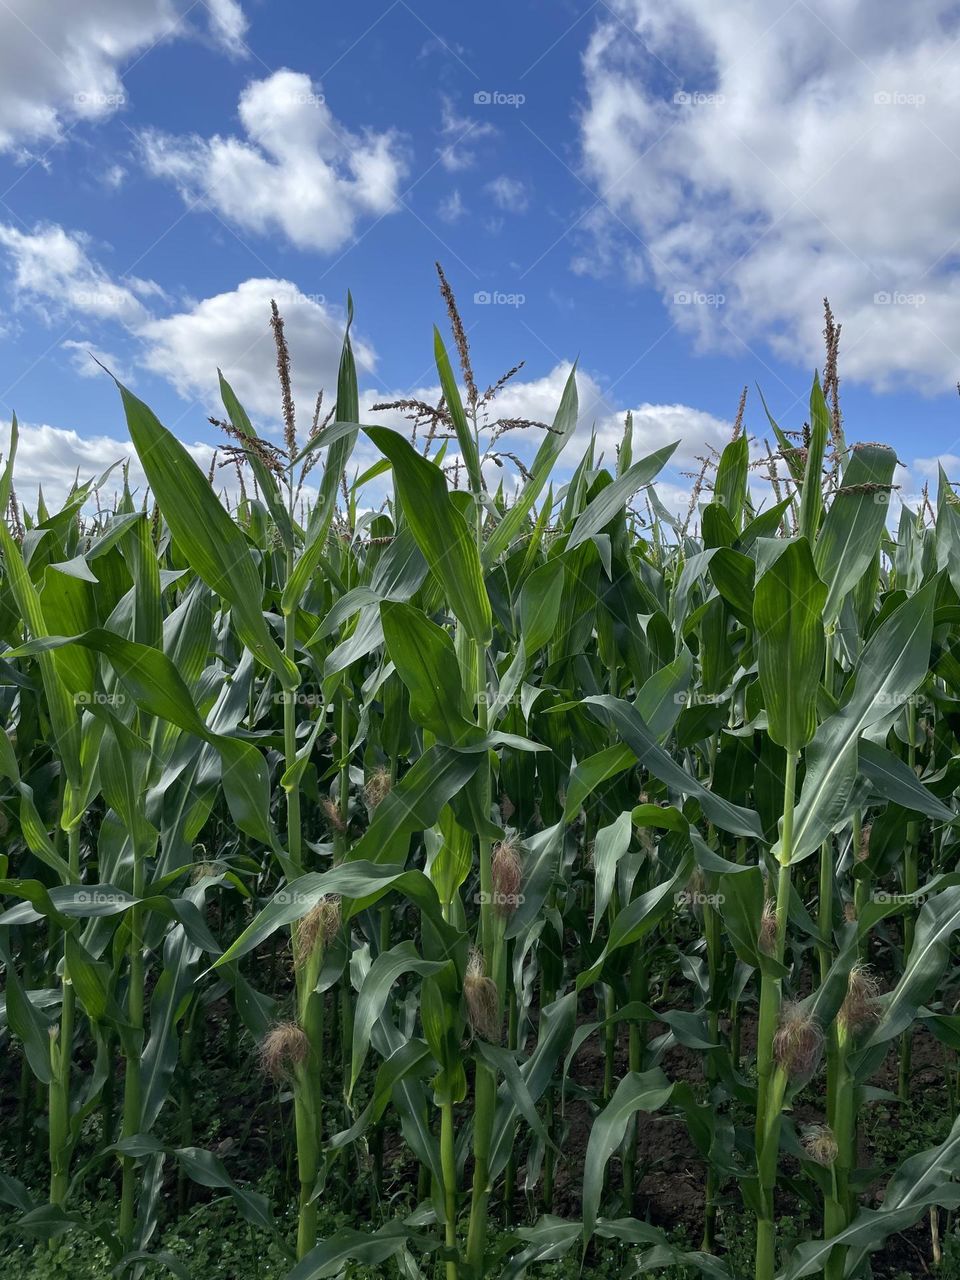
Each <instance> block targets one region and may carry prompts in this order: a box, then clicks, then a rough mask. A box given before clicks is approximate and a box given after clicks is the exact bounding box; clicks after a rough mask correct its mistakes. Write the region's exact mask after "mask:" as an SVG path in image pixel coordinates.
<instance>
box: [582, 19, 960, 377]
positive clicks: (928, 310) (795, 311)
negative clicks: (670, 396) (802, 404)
mask: <svg viewBox="0 0 960 1280" xmlns="http://www.w3.org/2000/svg"><path fill="white" fill-rule="evenodd" d="M610 9H611V10H612V12H611V13H610V14H609V15H605V16H604V18H603V19H602V20H601V21H600V22H599V23H598V25H597V27H596V28H595V30H594V32H593V34H592V37H591V39H590V42H589V45H588V48H587V50H586V53H585V55H584V71H585V77H586V87H587V93H588V101H587V103H586V106H585V110H584V113H583V117H582V122H581V141H582V148H583V158H584V162H585V167H586V171H587V173H588V175H589V176H590V178H591V180H592V182H593V183H594V184H595V185H596V187H597V190H598V192H599V194H600V195H601V196H602V197H603V200H604V201H605V203H606V206H607V207H608V209H609V210H610V211H611V213H612V215H613V216H611V217H609V218H607V219H605V220H603V221H602V222H599V223H598V224H597V225H596V226H595V227H594V236H595V244H596V246H597V253H596V255H595V256H594V262H595V263H597V264H598V265H599V266H600V267H601V268H602V267H603V266H604V265H605V263H604V259H605V258H606V260H607V263H608V264H610V265H611V266H612V265H613V264H614V263H615V262H616V260H617V258H618V256H619V255H618V251H617V246H618V244H621V245H622V246H623V247H624V248H625V250H626V251H627V252H628V253H629V254H631V256H632V260H633V263H634V274H636V266H637V263H638V262H642V263H643V265H644V268H645V270H646V272H647V279H648V280H649V281H650V282H652V283H653V284H654V285H655V286H656V287H657V288H658V289H659V290H660V291H661V292H662V294H663V297H664V301H665V302H666V304H667V306H668V308H669V310H670V319H671V321H676V323H678V324H679V325H680V326H681V328H684V329H686V330H687V331H688V332H690V333H692V334H694V335H696V337H697V338H698V339H699V340H700V341H701V342H702V343H704V344H709V345H717V344H727V343H728V344H731V345H732V346H735V345H737V343H738V342H739V341H743V342H746V343H748V344H763V345H768V346H769V347H772V348H773V349H774V350H775V351H776V352H777V353H778V354H779V355H781V356H783V357H785V358H787V359H790V360H795V361H802V362H804V363H808V364H809V363H812V362H814V361H816V360H817V359H818V357H819V355H820V351H821V344H820V328H821V299H822V298H823V296H824V295H825V294H828V295H829V297H830V299H831V302H832V303H833V306H834V310H835V311H836V313H837V314H838V315H839V316H840V318H841V319H842V320H843V321H844V323H845V329H846V332H847V333H853V334H856V340H855V341H853V342H851V343H849V344H847V346H846V350H845V355H844V371H845V373H846V375H847V376H848V377H853V378H856V379H860V380H865V381H868V382H870V383H871V384H872V385H874V386H875V387H877V388H880V389H884V388H887V387H889V386H891V385H894V384H898V383H902V382H904V381H907V382H910V383H911V384H914V385H918V386H920V387H921V388H922V389H924V390H929V391H938V390H941V389H943V388H944V387H946V386H949V385H951V384H952V383H953V382H955V381H956V378H957V373H958V371H960V343H958V341H957V339H956V337H955V335H956V334H957V332H958V331H960V290H958V289H957V282H958V281H957V256H956V208H957V205H958V202H960V164H958V163H957V156H956V154H955V139H956V136H957V132H958V124H960V39H958V37H960V16H958V13H957V8H956V5H955V4H953V3H952V0H917V3H915V4H912V5H899V6H898V5H876V4H871V3H869V0H850V2H849V3H846V4H843V5H837V4H835V3H831V2H830V0H809V3H805V4H799V5H798V4H794V3H792V2H791V0H773V2H772V3H771V0H731V3H728V4H725V5H712V6H711V5H706V6H705V5H702V4H699V3H697V0H678V3H676V4H675V5H673V6H669V7H666V8H665V7H664V6H663V5H661V4H659V3H657V2H656V0H612V3H611V5H610ZM630 32H633V33H634V34H635V38H631V36H630V34H629V33H630ZM621 220H622V221H621ZM623 223H626V224H627V225H628V227H630V228H632V229H634V230H635V231H636V233H637V235H636V237H635V238H634V237H632V236H631V235H630V234H626V233H624V230H623V225H622V224H623ZM591 256H592V255H590V254H589V252H586V251H584V252H581V253H579V254H578V258H577V266H578V269H580V270H587V269H590V265H591Z"/></svg>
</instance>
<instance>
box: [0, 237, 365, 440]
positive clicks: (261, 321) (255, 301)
mask: <svg viewBox="0 0 960 1280" xmlns="http://www.w3.org/2000/svg"><path fill="white" fill-rule="evenodd" d="M89 248H90V246H89V241H88V240H87V238H86V237H84V236H83V235H81V234H80V233H78V232H70V231H67V230H65V229H64V228H63V227H61V226H58V225H55V224H54V225H46V226H38V227H37V228H35V230H34V231H32V232H24V231H20V230H19V229H18V228H16V227H11V226H4V225H2V224H0V249H5V250H6V252H7V257H8V261H9V264H10V267H11V269H12V281H11V283H12V287H13V293H14V296H15V298H16V301H17V302H18V303H20V304H21V305H32V306H35V307H36V308H38V309H39V310H40V311H41V313H42V314H43V315H44V316H45V317H46V318H47V319H53V318H57V319H59V320H62V319H65V318H67V317H71V318H75V319H76V318H83V319H84V320H85V321H88V322H89V321H101V322H111V321H112V322H115V323H116V324H117V325H119V326H121V331H124V330H125V331H126V333H127V334H128V335H129V336H130V337H132V338H133V339H134V340H135V342H136V343H137V344H139V346H140V349H141V357H140V358H141V360H142V363H143V365H144V366H145V367H146V368H148V369H150V370H152V371H153V372H155V373H157V374H159V375H161V376H162V377H164V378H165V379H166V380H167V381H168V382H170V383H171V384H172V385H173V386H174V387H175V388H176V390H177V391H178V392H179V393H180V394H181V395H183V396H184V397H186V398H188V399H198V400H199V401H200V402H201V403H202V404H203V405H204V406H206V407H210V408H214V407H216V405H217V404H218V403H219V392H218V384H217V368H218V367H219V368H221V369H223V371H224V374H225V376H226V377H227V378H228V380H229V381H230V382H231V385H232V386H233V387H234V390H235V391H236V392H237V394H238V395H239V396H240V398H241V400H243V401H244V402H245V405H246V408H247V410H248V412H250V413H251V414H255V415H260V416H262V417H263V418H265V419H267V420H270V421H272V420H275V419H276V418H277V417H278V416H279V408H278V399H277V391H276V372H275V361H276V352H275V348H274V340H273V333H272V330H271V328H270V302H271V299H275V300H276V302H277V305H278V307H279V308H280V311H281V313H282V315H283V317H284V321H285V324H286V333H287V339H288V342H289V344H290V347H291V350H292V351H293V353H294V375H295V391H296V393H297V398H298V400H299V401H300V410H301V413H302V414H304V415H306V416H307V417H309V415H311V414H312V409H313V405H314V402H315V400H316V396H317V392H318V391H319V390H320V388H321V387H323V388H325V389H326V391H327V398H328V400H329V399H330V398H331V396H332V394H333V389H334V387H335V386H336V375H337V367H338V364H339V360H340V348H341V346H342V343H343V331H344V326H345V323H346V317H345V315H344V312H343V310H342V308H340V307H339V306H336V305H333V304H330V303H328V302H327V300H326V299H325V298H324V297H323V296H322V295H319V294H305V293H303V292H302V291H301V290H300V289H299V288H298V287H297V285H295V284H294V283H292V282H291V281H290V280H280V279H273V278H254V279H249V280H244V281H243V282H241V283H240V284H239V285H238V286H237V287H236V288H235V289H230V290H226V291H224V292H223V293H219V294H216V295H214V296H212V297H209V298H203V299H201V300H200V301H191V302H190V303H188V304H187V305H184V306H182V307H181V309H180V310H176V311H168V312H167V313H166V314H157V312H158V310H159V309H160V308H161V307H162V306H169V303H170V299H169V298H168V297H167V295H166V294H165V293H164V291H163V289H162V288H161V287H160V286H159V285H158V284H156V283H155V282H154V281H151V280H141V279H140V278H139V277H136V276H126V277H123V278H121V279H120V280H114V279H113V278H112V277H111V276H110V275H109V274H108V273H107V272H106V271H105V270H104V268H103V267H102V266H101V265H100V264H99V263H98V262H96V261H95V260H94V259H93V258H92V257H91V255H90V252H89ZM61 345H62V346H63V347H64V349H65V350H67V351H68V352H69V353H70V356H71V359H72V361H73V363H74V366H75V368H76V369H77V370H78V372H80V373H82V374H88V373H89V372H90V370H91V368H93V367H95V366H93V365H92V362H91V361H90V359H89V354H88V353H89V352H90V351H91V350H93V351H94V354H97V352H100V353H101V354H100V355H98V358H103V363H104V364H106V365H107V366H108V367H109V368H110V369H111V370H113V371H114V372H116V373H118V374H119V371H120V370H121V369H122V367H123V364H124V361H123V360H122V358H120V359H118V358H117V357H116V356H114V355H112V354H110V353H109V351H108V350H107V351H104V349H103V348H102V347H100V346H99V339H90V340H89V341H87V340H84V341H81V340H79V339H70V340H69V341H67V342H65V343H62V344H61ZM353 346H354V354H355V357H356V360H357V367H358V370H359V371H360V375H361V377H365V378H367V379H371V378H372V376H373V371H374V366H375V363H376V356H375V354H374V351H373V348H372V347H371V346H370V344H369V342H367V341H366V340H365V339H364V338H363V337H362V336H357V335H354V342H353Z"/></svg>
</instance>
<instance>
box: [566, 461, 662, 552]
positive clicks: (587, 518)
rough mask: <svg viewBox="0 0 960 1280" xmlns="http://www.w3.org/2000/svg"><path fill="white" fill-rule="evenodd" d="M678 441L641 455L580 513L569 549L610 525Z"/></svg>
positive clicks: (572, 530) (571, 532)
mask: <svg viewBox="0 0 960 1280" xmlns="http://www.w3.org/2000/svg"><path fill="white" fill-rule="evenodd" d="M679 443H680V441H679V440H677V441H675V442H674V443H673V444H668V445H666V446H665V447H664V448H663V449H658V450H657V451H656V452H655V453H651V454H648V455H647V457H646V458H641V460H640V461H639V462H635V463H634V464H633V466H632V467H631V468H630V470H629V471H625V472H624V473H623V475H622V476H619V477H618V478H617V479H616V480H614V481H613V482H612V483H611V484H608V485H607V487H606V488H605V489H604V490H603V491H602V492H601V493H599V494H598V495H597V496H596V497H595V498H594V499H593V501H592V502H591V503H590V504H589V505H588V506H587V507H585V508H584V510H583V511H581V512H580V514H579V515H578V516H577V518H576V520H575V521H574V524H573V528H572V529H571V530H570V535H569V537H568V538H567V550H568V551H573V550H574V548H575V547H579V546H580V544H581V543H583V542H586V541H587V539H588V538H592V537H593V536H594V534H597V533H599V532H600V531H601V530H602V529H603V528H604V526H605V525H607V524H609V523H610V521H611V520H612V519H613V517H614V516H615V515H616V514H617V512H618V511H621V510H622V509H623V508H624V507H625V506H626V504H627V503H628V502H629V501H630V499H631V498H632V497H633V495H634V494H635V493H636V492H637V490H638V489H640V488H642V487H643V486H644V485H645V484H649V483H650V481H651V480H653V479H654V477H655V476H656V475H658V474H659V472H660V471H661V470H662V469H663V468H664V467H665V466H666V464H667V463H668V462H669V461H670V459H671V458H672V457H673V454H674V452H675V450H676V448H677V445H678V444H679Z"/></svg>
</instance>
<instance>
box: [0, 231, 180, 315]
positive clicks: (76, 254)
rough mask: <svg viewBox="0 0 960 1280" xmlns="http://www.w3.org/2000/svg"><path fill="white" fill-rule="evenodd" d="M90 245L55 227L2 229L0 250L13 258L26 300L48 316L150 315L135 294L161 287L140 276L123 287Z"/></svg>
mask: <svg viewBox="0 0 960 1280" xmlns="http://www.w3.org/2000/svg"><path fill="white" fill-rule="evenodd" d="M87 245H88V240H87V238H86V237H85V236H83V235H81V234H78V233H70V232H68V231H65V230H64V228H63V227H61V226H58V225H57V224H55V223H54V224H50V225H47V226H42V225H41V226H38V227H36V228H35V229H34V231H32V232H25V231H19V230H18V229H17V228H16V227H12V226H2V225H0V246H2V247H3V248H5V249H6V250H7V252H8V253H9V255H10V260H11V263H12V265H13V272H14V279H13V284H14V288H15V290H16V291H17V294H18V295H23V297H24V298H25V300H26V301H28V302H31V303H40V304H42V305H43V308H44V311H45V314H48V315H49V314H62V313H63V312H66V311H75V312H79V313H80V314H82V315H86V316H90V317H95V318H97V319H112V320H119V321H121V322H122V323H125V324H131V323H134V322H136V321H137V320H139V319H140V318H141V317H142V316H144V315H145V314H146V313H145V311H144V307H143V303H142V302H141V300H140V298H139V297H138V296H137V294H138V293H145V294H149V295H154V296H155V295H156V292H157V290H158V289H159V286H158V285H155V284H153V282H152V281H146V280H140V279H138V278H136V277H131V278H130V279H129V280H127V281H124V282H123V283H117V282H116V281H114V280H111V279H110V277H109V276H108V275H107V273H106V272H105V271H104V270H103V268H102V267H100V266H99V265H97V264H96V263H95V262H93V261H92V259H91V258H90V257H89V255H88V253H87ZM160 292H161V293H162V290H161V291H160Z"/></svg>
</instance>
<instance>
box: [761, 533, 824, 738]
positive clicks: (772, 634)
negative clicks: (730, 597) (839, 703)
mask: <svg viewBox="0 0 960 1280" xmlns="http://www.w3.org/2000/svg"><path fill="white" fill-rule="evenodd" d="M826 598H827V588H826V586H825V585H824V584H823V583H822V582H821V581H820V579H819V578H818V577H817V571H816V569H815V568H814V564H813V556H812V554H811V552H810V544H809V543H808V542H807V540H806V539H805V538H800V539H798V540H797V541H796V542H792V543H790V545H789V546H788V547H787V548H786V549H785V550H784V552H783V554H782V555H780V556H778V557H777V559H776V561H775V562H774V563H773V564H772V565H771V566H770V568H769V569H767V571H766V572H765V573H763V574H761V576H760V578H759V579H758V580H757V585H756V591H755V593H754V599H753V623H754V627H755V628H756V632H757V653H758V659H759V671H760V687H761V688H762V690H763V702H764V706H765V708H766V711H767V732H768V733H769V734H770V737H771V738H772V739H773V741H774V742H776V743H777V744H778V745H779V746H781V747H784V748H785V749H786V750H787V751H790V752H793V753H794V754H796V752H798V751H800V749H801V748H802V747H805V746H806V745H807V743H808V742H809V741H810V739H811V738H812V737H813V735H814V733H815V732H816V729H817V691H818V690H819V688H820V679H821V673H822V671H823V663H824V653H825V649H826V642H825V639H824V634H823V618H822V614H823V605H824V601H825V600H826Z"/></svg>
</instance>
